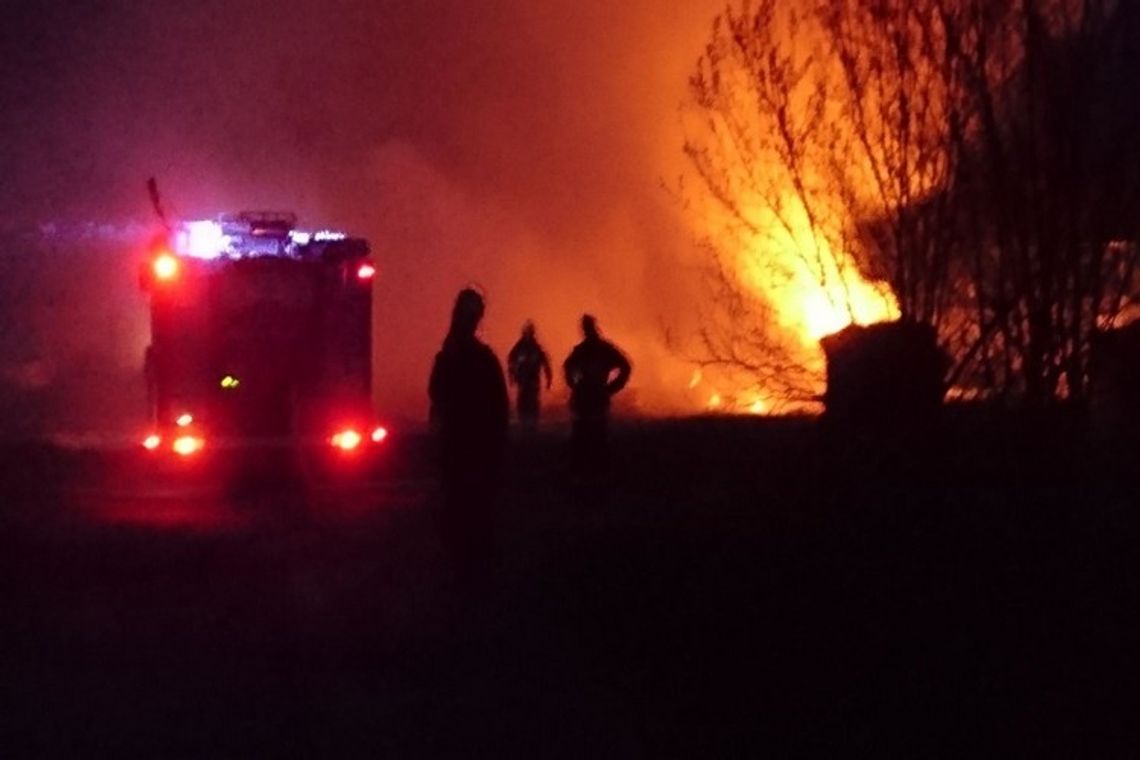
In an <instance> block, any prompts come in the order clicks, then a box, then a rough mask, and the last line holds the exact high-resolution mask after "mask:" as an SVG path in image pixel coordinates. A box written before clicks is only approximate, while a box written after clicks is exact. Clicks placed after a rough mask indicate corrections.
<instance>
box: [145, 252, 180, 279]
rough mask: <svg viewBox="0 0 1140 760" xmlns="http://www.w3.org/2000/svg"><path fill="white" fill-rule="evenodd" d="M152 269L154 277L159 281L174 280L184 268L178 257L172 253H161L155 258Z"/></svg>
mask: <svg viewBox="0 0 1140 760" xmlns="http://www.w3.org/2000/svg"><path fill="white" fill-rule="evenodd" d="M152 267H153V269H154V276H155V277H156V278H157V279H159V280H173V279H174V278H175V277H177V276H178V270H179V269H181V268H182V267H181V265H180V264H179V263H178V259H177V257H175V256H174V255H173V254H170V253H160V254H159V255H158V256H155V258H154V263H153V264H152Z"/></svg>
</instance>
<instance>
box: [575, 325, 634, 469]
mask: <svg viewBox="0 0 1140 760" xmlns="http://www.w3.org/2000/svg"><path fill="white" fill-rule="evenodd" d="M582 334H583V336H584V339H583V340H582V342H581V343H579V344H578V345H577V346H575V347H574V350H573V351H571V352H570V356H568V357H567V358H566V362H565V364H564V365H563V371H564V372H565V374H566V384H567V385H568V386H570V412H571V414H572V416H573V427H572V428H571V435H570V441H571V453H572V458H573V465H574V468H575V469H576V470H578V471H583V470H590V469H597V468H598V467H599V466H601V465H602V464H604V462H605V459H606V427H607V422H608V418H609V409H610V398H611V397H612V396H613V395H614V394H615V393H617V392H618V391H620V390H621V389H622V388H624V387H625V385H626V383H628V382H629V375H630V372H631V367H630V364H629V359H627V358H626V356H625V354H623V353H622V352H621V351H620V350H619V349H618V347H617V346H615V345H614V344H613V343H610V342H609V341H607V340H605V339H603V338H602V336H601V335H600V334H599V333H598V322H597V320H596V319H594V317H593V316H591V315H589V314H584V315H582Z"/></svg>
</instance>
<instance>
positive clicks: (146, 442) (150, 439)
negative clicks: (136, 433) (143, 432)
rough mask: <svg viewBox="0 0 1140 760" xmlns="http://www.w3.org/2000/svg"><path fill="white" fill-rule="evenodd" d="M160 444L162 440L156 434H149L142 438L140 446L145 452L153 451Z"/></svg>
mask: <svg viewBox="0 0 1140 760" xmlns="http://www.w3.org/2000/svg"><path fill="white" fill-rule="evenodd" d="M161 443H162V438H160V437H159V436H158V435H157V434H156V433H151V434H150V435H148V436H147V437H146V438H143V442H142V445H143V448H144V449H146V450H147V451H154V450H155V449H157V448H158V446H159V444H161Z"/></svg>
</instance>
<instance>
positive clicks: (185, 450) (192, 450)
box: [170, 435, 206, 457]
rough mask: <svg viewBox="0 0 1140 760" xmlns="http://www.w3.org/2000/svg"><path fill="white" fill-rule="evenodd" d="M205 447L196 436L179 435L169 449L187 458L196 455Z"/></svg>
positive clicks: (203, 442) (204, 443)
mask: <svg viewBox="0 0 1140 760" xmlns="http://www.w3.org/2000/svg"><path fill="white" fill-rule="evenodd" d="M205 445H206V442H205V441H203V440H202V439H201V438H199V437H198V436H196V435H181V436H178V437H177V438H175V439H174V443H172V444H171V446H170V448H172V449H173V450H174V453H175V454H178V455H179V456H184V457H188V456H190V455H191V454H197V453H198V452H199V451H201V450H202V447H203V446H205Z"/></svg>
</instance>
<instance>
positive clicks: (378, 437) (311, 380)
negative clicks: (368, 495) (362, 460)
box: [140, 212, 387, 457]
mask: <svg viewBox="0 0 1140 760" xmlns="http://www.w3.org/2000/svg"><path fill="white" fill-rule="evenodd" d="M296 221H297V220H296V217H295V216H294V215H293V214H291V213H277V212H244V213H241V214H237V215H232V216H221V217H219V218H217V219H209V220H200V221H187V222H181V223H178V224H176V225H173V226H172V227H171V228H170V229H169V230H168V231H166V232H164V233H163V234H162V235H160V236H159V237H158V238H157V239H156V240H155V241H154V243H153V245H152V246H151V247H150V250H149V251H148V254H147V256H146V258H145V260H144V261H143V263H142V268H141V272H140V285H141V287H142V289H143V291H144V292H145V293H146V294H147V296H148V300H149V305H150V330H151V340H150V346H149V347H148V349H147V352H146V361H145V366H146V386H147V396H148V405H149V408H150V414H151V420H152V426H153V427H152V429H151V431H150V432H149V435H147V436H146V438H145V440H144V442H143V445H144V447H145V448H146V449H148V450H150V451H153V452H157V453H163V452H165V453H170V454H173V455H177V456H179V457H191V456H193V455H196V454H198V453H199V452H201V451H203V450H210V449H212V448H216V449H224V448H226V447H234V446H245V447H248V446H257V445H267V446H268V445H276V446H281V445H289V446H296V445H298V444H305V443H318V444H320V445H322V446H324V447H325V448H331V449H332V450H338V451H340V452H342V453H345V454H350V453H352V452H356V451H359V450H366V449H368V448H370V447H373V446H375V445H376V444H379V443H380V442H381V441H383V439H384V438H385V437H386V436H387V431H386V430H385V429H384V428H383V427H382V426H380V425H378V424H377V422H376V418H375V415H374V413H373V409H372V401H371V391H372V334H371V322H372V282H373V277H374V275H375V273H376V267H375V265H374V263H373V262H372V259H371V257H370V250H369V246H368V243H367V241H366V240H364V239H362V238H354V237H349V236H347V235H345V234H343V233H340V232H334V231H329V230H322V231H314V232H306V231H302V230H299V229H297V227H296Z"/></svg>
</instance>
